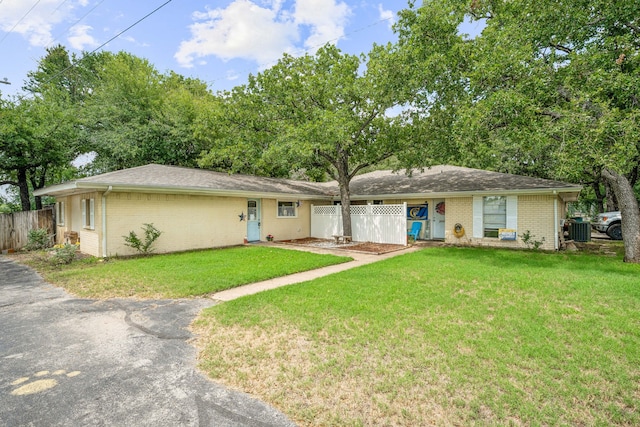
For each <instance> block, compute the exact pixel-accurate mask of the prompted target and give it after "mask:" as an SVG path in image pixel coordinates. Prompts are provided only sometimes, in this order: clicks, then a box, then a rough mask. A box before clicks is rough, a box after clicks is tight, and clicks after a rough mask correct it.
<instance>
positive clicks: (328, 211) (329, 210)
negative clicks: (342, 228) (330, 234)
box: [313, 206, 340, 215]
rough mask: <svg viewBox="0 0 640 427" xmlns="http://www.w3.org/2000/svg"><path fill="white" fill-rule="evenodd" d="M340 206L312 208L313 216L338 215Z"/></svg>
mask: <svg viewBox="0 0 640 427" xmlns="http://www.w3.org/2000/svg"><path fill="white" fill-rule="evenodd" d="M339 207H340V206H314V207H313V215H338V212H339V209H338V208H339Z"/></svg>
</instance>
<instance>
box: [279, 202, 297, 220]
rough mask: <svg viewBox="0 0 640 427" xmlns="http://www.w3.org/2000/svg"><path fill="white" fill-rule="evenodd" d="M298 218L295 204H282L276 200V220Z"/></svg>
mask: <svg viewBox="0 0 640 427" xmlns="http://www.w3.org/2000/svg"><path fill="white" fill-rule="evenodd" d="M296 216H298V212H297V211H296V202H283V201H280V200H278V218H295V217H296Z"/></svg>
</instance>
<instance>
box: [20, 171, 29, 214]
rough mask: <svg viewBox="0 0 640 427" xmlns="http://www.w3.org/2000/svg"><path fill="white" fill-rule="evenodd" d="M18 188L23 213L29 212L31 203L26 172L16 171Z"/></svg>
mask: <svg viewBox="0 0 640 427" xmlns="http://www.w3.org/2000/svg"><path fill="white" fill-rule="evenodd" d="M18 188H19V189H20V204H21V205H22V210H23V211H30V210H31V201H30V200H29V182H28V181H27V170H26V169H24V168H20V169H18Z"/></svg>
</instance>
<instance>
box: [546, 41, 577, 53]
mask: <svg viewBox="0 0 640 427" xmlns="http://www.w3.org/2000/svg"><path fill="white" fill-rule="evenodd" d="M549 46H551V47H553V48H555V49H558V50H561V51H563V52H565V53H571V52H573V49H571V48H568V47H566V46H562V45H561V44H555V43H549Z"/></svg>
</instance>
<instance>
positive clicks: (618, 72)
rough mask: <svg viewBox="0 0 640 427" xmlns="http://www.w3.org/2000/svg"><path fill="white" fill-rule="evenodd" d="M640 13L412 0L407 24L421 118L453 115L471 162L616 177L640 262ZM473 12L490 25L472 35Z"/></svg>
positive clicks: (571, 176) (630, 253)
mask: <svg viewBox="0 0 640 427" xmlns="http://www.w3.org/2000/svg"><path fill="white" fill-rule="evenodd" d="M638 16H640V4H639V3H638V2H628V1H624V0H596V1H583V0H569V1H563V2H562V3H558V2H557V1H555V0H541V1H537V2H529V1H526V0H514V1H509V2H494V1H485V0H473V1H471V2H468V1H463V0H433V1H425V2H423V5H422V6H421V7H414V3H413V2H412V3H411V4H410V8H409V9H407V10H405V11H403V13H402V17H401V20H400V22H399V24H398V26H397V30H398V33H399V36H400V42H399V51H401V52H403V55H404V56H405V57H406V58H408V59H409V60H410V61H411V63H412V64H413V68H412V71H414V73H413V74H412V76H411V78H410V79H406V80H407V81H408V82H410V84H411V85H412V88H411V89H412V91H413V93H415V94H417V95H418V96H416V97H415V101H416V102H415V103H414V106H415V108H416V109H418V110H419V111H421V114H422V118H423V120H422V121H421V123H420V124H421V125H422V126H424V127H425V128H427V129H430V128H432V127H434V126H433V125H434V123H435V124H438V123H442V124H443V125H440V126H439V129H443V128H445V129H448V130H449V131H450V132H449V133H448V134H447V138H448V139H449V141H442V144H443V145H444V146H446V145H448V146H449V147H455V149H454V150H451V149H450V150H449V153H453V154H454V158H455V159H457V161H458V162H461V163H465V164H468V165H473V166H482V167H488V168H491V169H498V170H505V171H510V172H518V173H522V172H524V173H527V174H532V175H536V176H541V177H545V178H558V179H567V180H572V181H579V182H582V183H584V184H587V185H592V186H594V187H595V186H597V188H598V191H600V190H599V188H600V186H599V183H600V182H601V180H602V179H604V180H605V181H606V182H607V184H608V185H609V186H610V187H611V188H612V189H613V192H614V194H615V196H616V198H617V201H618V203H619V205H620V208H621V211H622V216H623V217H624V222H625V228H624V230H623V237H624V244H625V260H626V261H630V262H640V214H639V212H638V203H637V200H636V198H635V196H634V192H633V191H632V187H633V184H634V183H635V180H636V179H637V170H638V166H639V164H640V125H639V123H640V120H639V119H640V117H639V112H640V110H639V109H638V107H639V105H640V52H638V49H639V48H640V23H639V22H638ZM465 21H466V22H469V21H470V22H475V23H479V24H480V25H481V26H483V29H482V31H481V33H480V34H479V35H477V36H476V37H470V36H465V35H463V34H460V26H461V24H462V23H463V22H465ZM443 112H447V113H448V114H443ZM435 128H436V129H437V128H438V127H437V126H435ZM456 151H457V154H456Z"/></svg>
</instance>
